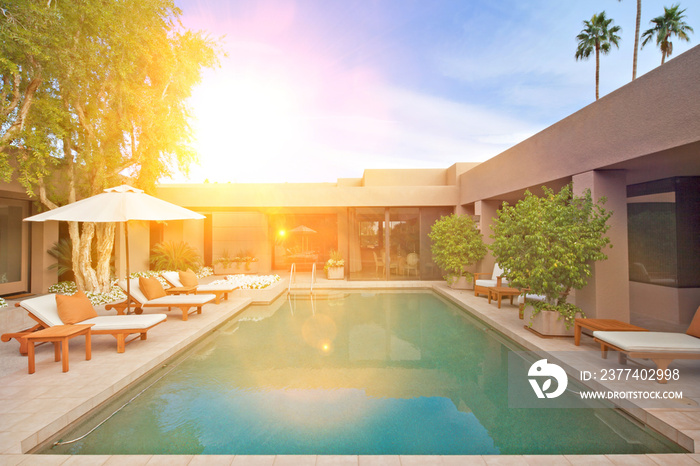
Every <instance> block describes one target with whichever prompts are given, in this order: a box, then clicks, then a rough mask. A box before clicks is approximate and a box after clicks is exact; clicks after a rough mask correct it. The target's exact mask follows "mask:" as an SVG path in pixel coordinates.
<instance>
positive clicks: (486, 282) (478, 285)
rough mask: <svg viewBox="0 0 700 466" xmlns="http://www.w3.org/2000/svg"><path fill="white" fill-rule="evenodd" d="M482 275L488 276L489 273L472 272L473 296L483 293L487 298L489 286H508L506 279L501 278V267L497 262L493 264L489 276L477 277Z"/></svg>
mask: <svg viewBox="0 0 700 466" xmlns="http://www.w3.org/2000/svg"><path fill="white" fill-rule="evenodd" d="M482 275H486V276H488V275H489V273H488V272H478V273H475V274H474V296H479V295H480V294H483V295H485V296H486V297H487V298H488V296H489V288H493V287H494V286H508V280H507V279H505V278H503V269H502V268H501V267H500V266H499V265H498V264H494V265H493V272H491V274H490V275H491V278H479V277H480V276H482Z"/></svg>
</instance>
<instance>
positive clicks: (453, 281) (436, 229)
mask: <svg viewBox="0 0 700 466" xmlns="http://www.w3.org/2000/svg"><path fill="white" fill-rule="evenodd" d="M428 237H429V238H430V240H431V241H432V245H431V248H430V250H431V252H432V253H433V260H434V261H435V263H436V264H437V265H438V267H440V268H441V269H442V270H444V271H445V272H447V274H448V275H447V276H446V277H445V279H446V280H447V281H448V283H449V284H450V286H453V287H454V288H462V289H464V288H466V286H467V285H466V282H467V281H468V280H469V278H471V274H470V273H469V272H467V271H466V270H465V267H467V266H469V265H472V264H475V263H476V262H478V261H480V260H481V259H483V258H484V256H485V255H486V245H485V244H484V241H483V239H482V237H481V233H480V232H479V229H478V228H477V226H476V223H475V222H474V220H473V219H472V218H471V217H470V216H468V215H454V214H452V215H448V216H443V217H440V220H438V221H436V222H435V223H434V224H433V226H432V227H431V229H430V233H429V234H428Z"/></svg>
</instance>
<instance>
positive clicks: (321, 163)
mask: <svg viewBox="0 0 700 466" xmlns="http://www.w3.org/2000/svg"><path fill="white" fill-rule="evenodd" d="M175 2H176V4H177V5H178V6H179V7H180V8H181V10H182V17H181V22H182V24H183V25H184V26H185V27H186V28H189V29H192V30H197V31H204V32H205V33H206V34H208V35H209V36H210V37H211V38H214V39H217V40H219V43H220V45H221V49H222V51H223V52H225V56H222V57H221V63H220V65H221V66H220V67H218V68H216V69H213V70H205V71H204V74H203V78H202V82H201V84H199V85H198V86H197V87H196V88H195V89H194V90H193V95H192V97H191V99H190V101H189V105H190V108H191V111H192V117H193V119H192V127H193V134H194V138H195V139H194V141H193V146H194V148H195V149H196V150H197V152H198V154H199V163H198V164H195V165H193V166H191V167H190V171H189V174H187V175H183V174H178V175H177V176H175V177H174V178H173V179H172V180H170V181H167V180H164V181H165V182H166V183H167V182H193V183H201V182H205V181H207V182H219V183H225V182H234V183H284V182H290V183H297V182H330V183H333V182H335V181H336V180H337V179H338V178H360V177H362V173H363V170H365V169H372V168H447V167H449V166H450V165H452V164H454V163H456V162H482V161H484V160H487V159H489V158H491V157H493V156H495V155H498V154H499V153H501V152H503V151H504V150H506V149H508V148H509V147H512V146H513V145H515V144H517V143H518V142H520V141H523V140H525V139H527V138H528V137H530V136H532V135H534V134H536V133H538V132H539V131H541V130H543V129H545V128H546V127H548V126H550V125H552V124H554V123H556V122H557V121H559V120H561V119H562V118H564V117H566V116H568V115H570V114H572V113H574V112H576V111H577V110H579V109H581V108H583V107H585V106H587V105H589V104H591V103H592V102H594V100H595V58H594V57H591V58H590V59H589V60H587V61H576V60H575V59H574V55H575V52H576V46H577V41H576V35H577V34H578V33H579V32H580V31H581V29H582V28H583V20H590V19H591V16H592V15H593V14H595V13H599V12H601V11H603V10H605V12H606V15H607V16H608V17H609V18H612V19H613V20H614V24H615V25H619V26H621V27H622V32H621V33H620V34H619V35H620V37H621V39H622V40H621V42H620V48H619V49H615V48H613V50H612V51H611V52H610V54H609V55H603V56H602V57H601V66H600V95H601V97H604V96H605V95H606V94H608V93H610V92H612V91H614V90H615V89H618V88H619V87H621V86H623V85H625V84H627V83H629V82H630V81H631V78H632V56H633V47H634V29H635V25H634V22H635V15H636V1H634V0H623V1H621V2H619V1H616V0H569V1H564V2H562V1H561V0H529V1H526V2H523V1H520V0H503V1H496V0H342V1H340V0H175ZM664 5H665V6H671V3H670V2H669V1H660V0H643V1H642V22H641V30H642V32H643V31H645V30H646V29H648V28H650V27H651V25H650V23H649V20H650V19H651V18H653V17H656V16H660V15H662V14H663V7H664ZM681 8H686V12H685V14H686V18H685V21H686V22H687V23H688V24H689V25H690V26H693V27H694V29H696V31H697V34H700V4H699V3H698V2H697V0H692V1H691V0H685V1H682V2H681ZM690 39H691V40H690V42H684V41H680V40H678V39H677V38H676V39H674V40H673V55H672V57H671V59H673V58H674V57H677V56H678V55H680V54H681V53H683V52H684V51H686V50H688V49H689V48H691V47H693V46H694V45H696V44H697V43H698V40H699V38H698V37H696V34H691V35H690ZM660 63H661V52H660V51H659V49H658V47H656V46H655V44H654V43H653V42H652V43H650V44H648V45H647V46H646V47H644V48H643V49H641V50H640V52H639V63H638V68H637V77H638V78H639V77H640V76H643V75H644V74H645V73H647V72H649V71H651V70H652V69H654V68H656V67H658V66H659V65H660ZM669 84H670V85H672V83H669ZM650 111H653V109H650ZM592 137H593V136H592Z"/></svg>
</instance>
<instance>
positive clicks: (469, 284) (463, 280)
mask: <svg viewBox="0 0 700 466" xmlns="http://www.w3.org/2000/svg"><path fill="white" fill-rule="evenodd" d="M447 284H448V285H449V286H450V288H452V289H453V290H473V289H474V281H473V280H471V279H469V278H467V277H451V278H450V279H449V280H448V281H447Z"/></svg>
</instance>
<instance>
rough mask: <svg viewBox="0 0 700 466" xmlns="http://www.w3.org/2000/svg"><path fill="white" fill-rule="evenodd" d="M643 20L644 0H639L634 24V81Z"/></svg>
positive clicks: (619, 0)
mask: <svg viewBox="0 0 700 466" xmlns="http://www.w3.org/2000/svg"><path fill="white" fill-rule="evenodd" d="M617 1H618V2H621V1H622V0H617ZM641 22H642V0H637V18H636V22H635V26H634V57H633V59H632V81H634V80H635V79H637V55H638V54H639V28H640V27H641Z"/></svg>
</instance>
